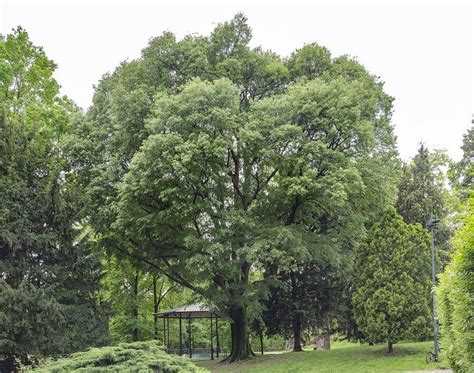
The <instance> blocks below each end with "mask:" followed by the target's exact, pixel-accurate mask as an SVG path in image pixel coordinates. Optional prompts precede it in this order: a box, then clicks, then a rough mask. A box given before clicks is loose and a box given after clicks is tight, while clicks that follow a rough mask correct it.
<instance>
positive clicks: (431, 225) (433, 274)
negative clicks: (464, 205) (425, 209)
mask: <svg viewBox="0 0 474 373" xmlns="http://www.w3.org/2000/svg"><path fill="white" fill-rule="evenodd" d="M438 223H439V220H433V218H432V217H430V220H428V228H429V229H430V232H431V281H432V282H433V293H432V297H433V335H434V359H435V361H436V362H437V361H438V353H439V347H438V319H437V318H436V303H435V291H434V288H435V286H436V268H435V252H434V234H433V230H434V227H435V226H436V225H437V224H438Z"/></svg>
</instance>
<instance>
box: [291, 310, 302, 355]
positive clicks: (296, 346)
mask: <svg viewBox="0 0 474 373" xmlns="http://www.w3.org/2000/svg"><path fill="white" fill-rule="evenodd" d="M293 338H294V342H293V352H300V351H303V349H302V348H301V315H300V314H299V313H296V315H295V316H294V317H293Z"/></svg>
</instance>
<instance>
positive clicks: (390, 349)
mask: <svg viewBox="0 0 474 373" xmlns="http://www.w3.org/2000/svg"><path fill="white" fill-rule="evenodd" d="M388 353H389V354H391V353H393V343H392V342H391V341H388Z"/></svg>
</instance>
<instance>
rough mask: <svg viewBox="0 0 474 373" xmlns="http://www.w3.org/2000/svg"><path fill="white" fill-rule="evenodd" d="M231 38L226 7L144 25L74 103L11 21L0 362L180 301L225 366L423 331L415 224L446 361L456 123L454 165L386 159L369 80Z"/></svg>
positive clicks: (387, 148) (2, 177)
mask: <svg viewBox="0 0 474 373" xmlns="http://www.w3.org/2000/svg"><path fill="white" fill-rule="evenodd" d="M250 39H251V29H250V27H249V26H248V24H247V21H246V18H245V17H244V16H243V15H242V14H238V15H236V16H235V17H234V18H233V19H232V20H231V21H229V22H225V23H223V24H219V25H218V26H217V27H216V29H215V30H214V31H213V32H212V33H211V35H210V36H195V35H193V36H186V37H185V38H183V39H182V40H177V39H176V38H175V36H174V35H173V34H172V33H164V34H163V35H161V36H159V37H156V38H153V39H151V40H150V42H149V44H148V46H147V47H146V48H145V49H143V51H142V56H141V58H139V59H137V60H133V61H129V62H123V63H122V64H121V65H120V66H119V67H117V69H116V70H115V71H114V72H112V73H108V74H105V75H104V76H103V78H102V79H101V80H100V82H99V84H98V85H97V87H96V90H95V94H94V97H93V104H92V105H91V107H90V108H89V109H88V110H87V111H86V112H82V111H81V110H80V109H79V108H77V107H76V106H75V105H74V103H73V102H71V101H70V100H69V99H67V98H64V97H60V96H59V94H58V92H59V86H58V84H57V82H56V81H55V80H54V79H53V77H52V74H53V72H54V69H55V68H56V66H55V65H54V63H53V62H52V61H51V60H49V59H48V58H47V56H46V55H45V54H44V52H43V50H42V49H41V48H39V47H36V46H34V45H32V43H31V42H30V41H29V39H28V35H27V33H26V32H25V31H24V30H22V29H21V28H18V29H17V30H15V31H14V32H13V33H12V34H11V35H7V36H4V37H2V39H1V41H0V59H1V62H2V63H1V68H0V84H1V87H0V105H1V106H0V195H1V199H0V223H1V224H0V274H1V279H0V326H1V328H0V354H1V357H2V364H3V365H2V369H1V370H2V371H10V370H14V369H16V368H15V367H18V366H19V364H20V363H21V364H31V363H34V359H35V358H38V357H41V356H50V355H56V356H57V355H59V354H68V353H71V352H74V351H80V350H83V349H85V348H87V347H89V346H102V345H107V344H116V343H119V342H131V341H142V340H148V339H153V338H158V339H160V338H162V326H161V325H160V324H158V323H157V320H156V319H154V317H153V313H154V312H156V311H162V310H164V309H168V308H172V307H176V306H181V305H183V304H187V303H192V302H196V301H200V302H206V303H209V304H212V305H214V306H216V307H217V309H218V310H219V313H220V315H221V316H222V317H223V318H224V319H225V320H227V321H229V322H230V325H232V326H231V327H230V326H229V323H228V322H221V328H222V330H221V333H220V335H221V343H222V346H223V347H227V349H228V350H229V351H230V354H229V357H228V360H229V361H231V362H232V361H235V360H239V359H244V358H247V357H248V356H251V355H252V354H253V350H255V349H258V347H257V346H258V343H259V336H260V335H264V338H265V345H266V348H267V349H273V348H283V347H284V346H286V345H287V344H288V341H291V342H292V348H293V350H294V351H300V350H302V347H303V346H304V345H315V346H317V348H330V342H331V335H337V336H338V337H340V338H346V339H349V340H352V341H360V342H367V343H379V342H384V343H387V344H388V349H389V351H390V352H391V351H392V350H393V345H394V344H395V343H396V342H398V341H400V340H403V339H415V340H416V339H428V338H431V337H432V334H431V333H432V331H431V330H432V329H431V322H432V319H431V318H432V314H431V312H432V303H431V302H432V301H431V282H430V251H429V235H428V231H427V230H426V223H427V221H428V220H429V219H430V218H431V217H433V218H436V219H439V220H440V223H439V224H438V226H437V227H436V229H435V244H436V253H437V257H436V261H437V269H438V272H441V271H443V270H444V268H445V267H446V272H445V273H444V274H443V275H442V276H441V285H440V289H439V297H440V299H439V304H440V308H441V311H442V312H441V316H442V319H441V321H442V331H443V340H444V346H445V349H446V350H447V352H448V355H449V357H450V359H451V361H452V364H453V366H454V367H455V368H456V369H459V370H461V371H462V370H464V371H467V369H468V367H469V366H470V364H472V361H473V357H472V351H473V350H474V348H473V337H472V331H473V324H472V321H473V315H472V309H473V307H472V306H473V305H472V299H473V296H472V294H473V286H472V278H473V276H472V266H473V264H472V263H473V255H472V247H473V245H472V224H471V223H472V207H468V205H469V198H468V196H469V191H470V189H472V157H473V152H474V150H473V131H472V129H471V130H470V131H469V132H468V133H467V134H466V135H465V137H464V141H463V145H462V147H463V152H464V156H463V158H462V160H461V161H460V162H458V163H453V162H452V161H450V160H449V158H448V157H447V155H446V153H444V152H442V151H437V150H429V149H427V148H426V147H425V146H424V145H420V147H419V149H418V152H417V154H416V156H415V157H414V158H413V160H411V161H410V162H408V163H403V162H402V161H401V160H400V159H399V158H398V153H397V149H396V141H395V137H394V135H393V128H392V125H391V124H390V118H391V111H392V100H393V99H392V98H391V97H389V96H388V95H387V94H386V93H385V92H384V90H383V82H382V81H381V80H380V79H379V78H378V77H376V76H373V75H371V74H370V73H369V72H367V70H366V69H365V68H364V67H363V66H362V65H361V64H359V63H358V62H357V61H356V60H354V59H352V58H350V57H347V56H342V57H337V58H334V57H332V56H331V54H330V52H329V51H328V50H327V49H326V48H324V47H321V46H319V45H317V44H315V43H313V44H308V45H305V46H304V47H302V48H301V49H298V50H296V51H295V52H294V53H292V54H291V56H290V57H288V58H285V59H284V58H281V57H280V56H278V55H276V54H275V53H273V52H271V51H266V50H264V49H262V48H250V47H249V46H248V43H249V41H250ZM453 235H454V239H453ZM453 252H454V254H452V253H453ZM452 255H453V256H452ZM451 257H453V260H452V261H451ZM194 327H195V331H194V332H193V333H194V339H195V343H196V346H199V345H202V346H205V345H207V344H208V342H209V331H208V326H207V325H206V322H205V321H203V322H196V323H195V325H194ZM171 328H172V333H171V343H172V344H176V343H177V335H178V333H177V325H171ZM252 347H253V348H252Z"/></svg>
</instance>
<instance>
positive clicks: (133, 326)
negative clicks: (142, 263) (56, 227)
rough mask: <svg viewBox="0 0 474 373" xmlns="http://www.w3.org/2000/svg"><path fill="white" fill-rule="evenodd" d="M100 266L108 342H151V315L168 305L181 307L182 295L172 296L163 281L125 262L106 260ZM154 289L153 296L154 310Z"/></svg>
mask: <svg viewBox="0 0 474 373" xmlns="http://www.w3.org/2000/svg"><path fill="white" fill-rule="evenodd" d="M102 264H103V270H104V276H103V278H102V281H101V285H102V289H101V290H102V296H103V298H104V300H105V301H107V303H108V304H109V305H110V309H111V315H110V322H109V329H110V334H111V337H112V340H113V341H114V342H132V341H138V340H148V339H152V338H154V337H155V330H154V320H153V313H154V312H159V311H162V310H163V309H165V307H169V306H170V302H172V303H171V304H173V305H174V306H176V305H181V303H180V302H183V297H185V296H186V294H185V292H183V291H181V292H180V293H179V294H175V293H173V291H174V290H176V286H175V285H173V284H170V283H169V281H167V280H166V278H159V277H157V276H154V275H153V274H151V273H149V272H147V271H146V268H143V267H142V268H141V269H138V268H137V267H136V266H133V265H132V264H131V263H130V262H129V261H128V260H126V259H122V260H119V259H117V258H116V257H114V256H111V257H108V256H106V257H105V258H104V259H103V260H102ZM155 281H156V284H155V287H154V282H155ZM154 289H156V292H157V294H156V310H155V308H154V306H155V305H154ZM170 298H171V299H170ZM159 328H161V325H160V326H159ZM160 332H161V330H160Z"/></svg>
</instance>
